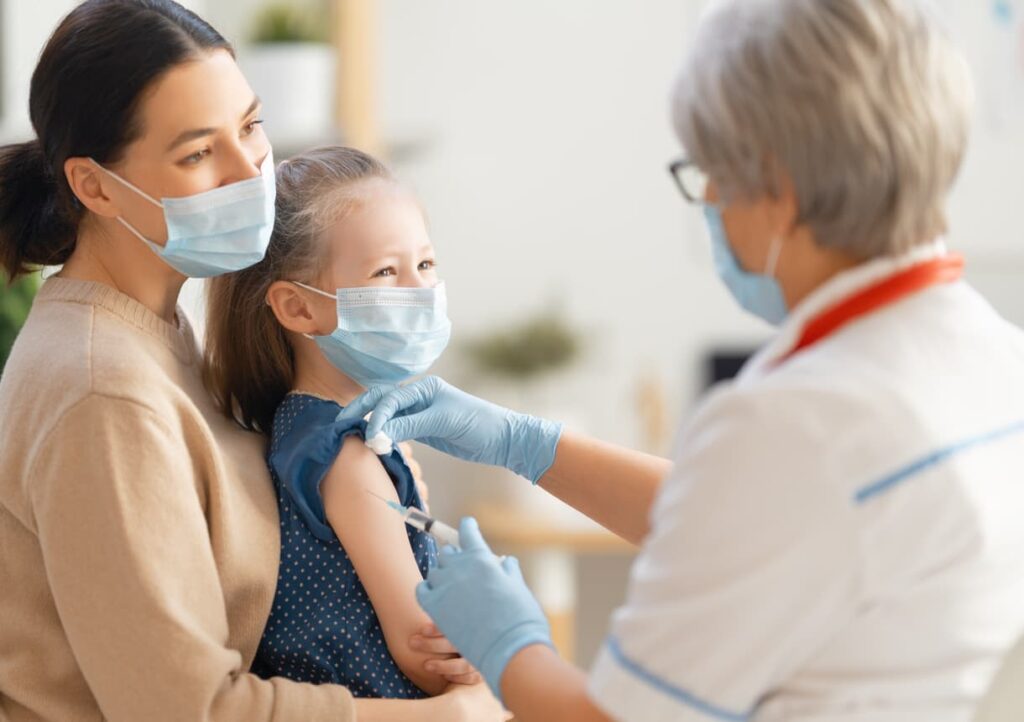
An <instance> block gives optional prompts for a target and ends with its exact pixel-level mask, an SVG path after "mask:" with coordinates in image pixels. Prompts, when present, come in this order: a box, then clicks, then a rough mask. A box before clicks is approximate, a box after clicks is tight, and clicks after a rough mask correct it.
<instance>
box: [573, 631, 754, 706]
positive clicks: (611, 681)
mask: <svg viewBox="0 0 1024 722" xmlns="http://www.w3.org/2000/svg"><path fill="white" fill-rule="evenodd" d="M588 692H589V694H590V698H591V699H592V700H593V701H594V702H595V703H596V704H597V705H598V706H599V707H600V708H601V709H602V710H603V711H604V712H605V714H608V715H610V716H612V717H614V718H615V719H616V720H629V722H746V720H749V719H750V714H751V713H750V712H741V711H737V710H729V709H725V708H724V707H720V706H718V705H716V704H715V703H714V702H712V701H710V700H705V699H702V698H700V697H699V696H698V695H697V694H695V693H692V692H689V691H688V690H686V689H684V688H682V687H680V686H678V685H676V684H675V683H673V682H671V681H669V680H666V679H662V678H660V677H658V676H657V675H655V674H653V673H651V672H648V671H647V670H645V669H644V668H643V667H642V665H640V664H639V663H638V662H636V661H634V660H632V659H630V658H628V657H627V656H626V655H625V654H624V653H623V652H622V650H621V648H620V647H619V644H618V642H617V641H616V640H615V638H614V637H608V639H606V640H605V643H604V646H603V647H602V648H601V652H600V654H599V655H598V657H597V661H596V662H595V663H594V666H593V668H592V669H591V671H590V679H589V686H588Z"/></svg>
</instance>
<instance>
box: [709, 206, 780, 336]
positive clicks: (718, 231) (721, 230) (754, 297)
mask: <svg viewBox="0 0 1024 722" xmlns="http://www.w3.org/2000/svg"><path fill="white" fill-rule="evenodd" d="M704 218H705V219H706V220H707V224H708V230H710V232H711V251H712V253H713V255H714V258H715V270H716V271H717V272H718V277H719V278H721V279H722V282H723V283H724V284H725V285H726V288H728V289H729V292H730V293H731V294H732V296H733V298H735V299H736V301H737V303H739V304H740V306H742V307H743V308H744V309H746V310H747V311H749V312H750V313H752V314H754V315H755V316H758V317H759V318H762V319H764V320H765V321H767V322H768V323H770V324H772V325H773V326H778V325H779V324H781V323H782V322H783V321H785V320H786V316H788V315H789V309H788V308H787V307H786V298H785V296H783V294H782V287H781V286H780V285H779V282H778V281H777V280H775V265H776V263H778V260H779V252H780V251H781V250H782V239H781V238H776V239H775V240H774V241H772V245H771V248H769V249H768V262H767V264H765V271H764V273H750V272H749V271H745V270H743V267H742V266H741V265H740V263H739V260H738V259H737V258H736V254H735V253H734V252H733V250H732V246H731V245H730V244H729V236H728V234H727V233H726V231H725V223H724V222H723V221H722V212H721V211H720V210H719V209H718V207H717V206H714V205H712V204H710V203H705V204H704Z"/></svg>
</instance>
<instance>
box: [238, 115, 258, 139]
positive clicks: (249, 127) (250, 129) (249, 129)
mask: <svg viewBox="0 0 1024 722" xmlns="http://www.w3.org/2000/svg"><path fill="white" fill-rule="evenodd" d="M262 123H263V119H262V118H261V119H259V120H253V121H251V122H249V123H246V124H245V126H244V127H243V128H242V137H243V138H244V137H245V136H247V135H252V134H253V133H255V132H256V126H257V125H260V124H262Z"/></svg>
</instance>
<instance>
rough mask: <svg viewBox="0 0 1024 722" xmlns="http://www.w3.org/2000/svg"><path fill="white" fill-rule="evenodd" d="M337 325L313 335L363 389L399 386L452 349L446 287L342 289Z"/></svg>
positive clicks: (337, 298)
mask: <svg viewBox="0 0 1024 722" xmlns="http://www.w3.org/2000/svg"><path fill="white" fill-rule="evenodd" d="M293 283H294V284H295V285H296V286H300V287H302V288H305V289H306V290H308V291H312V292H313V293H318V294H320V295H321V296H327V297H328V298H333V299H335V302H336V304H337V309H338V327H337V328H336V329H334V331H332V332H331V333H330V334H329V335H327V336H311V335H309V334H306V337H307V338H311V339H313V340H314V341H316V343H317V345H318V346H319V347H320V350H321V351H322V352H323V354H324V356H326V357H327V360H328V361H330V362H331V364H332V365H333V366H334V367H335V368H336V369H338V370H339V371H341V372H342V373H343V374H345V375H346V376H348V377H349V378H350V379H352V380H353V381H355V382H356V383H358V384H359V385H361V386H364V387H370V386H377V385H380V384H395V383H399V382H401V381H406V380H408V379H410V378H412V377H413V376H418V375H419V374H422V373H424V372H425V371H426V370H427V369H429V368H430V367H431V366H432V365H433V364H434V362H435V361H437V359H438V358H440V356H441V354H442V353H444V350H445V348H446V347H447V346H448V340H449V338H450V337H451V330H452V324H451V321H449V320H448V299H447V296H446V293H445V287H444V284H443V283H440V284H438V285H437V286H434V287H433V288H392V287H378V286H371V287H368V288H339V289H338V290H337V292H336V293H334V294H331V293H327V292H326V291H321V290H320V289H319V288H313V287H312V286H307V285H306V284H305V283H299V282H298V281H293Z"/></svg>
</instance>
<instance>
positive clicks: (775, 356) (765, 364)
mask: <svg viewBox="0 0 1024 722" xmlns="http://www.w3.org/2000/svg"><path fill="white" fill-rule="evenodd" d="M947 252H948V251H947V249H946V243H945V241H944V240H943V239H941V238H940V239H938V240H935V241H932V242H930V243H926V244H923V245H920V246H917V247H915V248H913V249H911V250H910V251H907V252H906V253H903V254H900V255H898V256H885V257H884V258H876V259H872V260H870V261H865V262H864V263H861V264H860V265H857V266H854V267H853V268H851V269H849V270H846V271H843V272H841V273H838V274H836V275H835V276H833V277H832V278H830V279H829V280H827V281H825V283H823V284H821V285H820V286H818V288H816V289H814V290H813V291H812V292H811V293H810V294H808V296H807V297H806V298H804V300H803V301H801V302H800V303H799V304H797V306H796V308H794V309H793V310H792V311H791V312H790V314H789V316H787V317H786V320H785V321H784V322H783V323H782V326H780V327H779V331H778V334H776V336H775V337H774V338H773V339H772V340H771V341H769V342H768V343H767V344H766V345H765V346H764V347H763V348H762V349H761V350H760V351H758V352H757V354H756V355H755V356H754V357H753V358H752V359H751V360H750V362H749V363H747V365H746V366H745V367H744V368H743V371H742V373H741V374H740V378H747V377H750V376H760V375H762V374H763V373H765V372H767V371H768V370H770V369H771V368H772V367H774V366H775V364H776V363H777V362H778V361H779V360H780V359H782V358H784V357H785V356H786V355H787V354H788V353H789V352H790V351H791V350H792V349H793V347H794V346H795V345H796V343H797V342H798V341H799V339H800V335H801V333H802V332H803V329H804V325H805V324H806V323H807V322H808V321H809V320H810V319H812V318H814V317H815V316H817V315H818V314H820V313H821V312H823V311H825V310H826V309H828V308H831V307H832V306H834V305H835V304H837V303H839V302H840V301H842V300H843V299H845V298H848V297H850V296H852V295H853V294H855V293H857V292H858V291H860V290H861V289H863V288H866V287H868V286H870V285H871V284H873V283H876V282H878V281H880V280H882V279H883V278H887V277H888V276H892V275H895V274H896V273H899V272H900V271H902V270H904V269H907V268H910V267H911V266H914V265H917V264H919V263H923V262H925V261H929V260H931V259H933V258H938V257H939V256H944V255H946V253H947Z"/></svg>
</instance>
